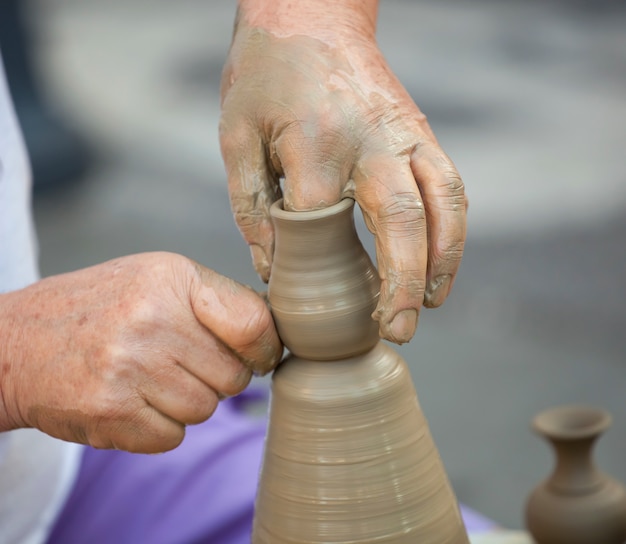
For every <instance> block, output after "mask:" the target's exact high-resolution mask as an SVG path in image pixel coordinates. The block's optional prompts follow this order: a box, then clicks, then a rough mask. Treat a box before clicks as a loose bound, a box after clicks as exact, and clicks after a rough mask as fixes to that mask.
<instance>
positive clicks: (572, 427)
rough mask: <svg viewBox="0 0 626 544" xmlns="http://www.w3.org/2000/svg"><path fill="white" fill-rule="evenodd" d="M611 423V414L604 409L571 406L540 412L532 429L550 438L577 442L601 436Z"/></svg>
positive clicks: (534, 420)
mask: <svg viewBox="0 0 626 544" xmlns="http://www.w3.org/2000/svg"><path fill="white" fill-rule="evenodd" d="M611 421H612V418H611V414H610V413H609V412H607V411H606V410H604V409H602V408H596V407H594V406H585V405H578V404H569V405H564V406H557V407H555V408H549V409H548V410H544V411H543V412H540V413H539V414H537V415H536V416H535V418H534V419H533V422H532V428H533V430H534V431H535V432H537V433H538V434H541V435H544V436H547V437H549V438H555V439H561V440H576V439H581V438H591V437H594V436H597V435H599V434H601V433H602V432H604V431H605V430H606V429H608V428H609V426H610V425H611Z"/></svg>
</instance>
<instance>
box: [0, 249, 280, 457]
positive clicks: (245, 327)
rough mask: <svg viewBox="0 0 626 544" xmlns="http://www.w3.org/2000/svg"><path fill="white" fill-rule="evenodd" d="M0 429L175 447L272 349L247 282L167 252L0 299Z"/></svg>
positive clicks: (275, 354) (138, 448)
mask: <svg viewBox="0 0 626 544" xmlns="http://www.w3.org/2000/svg"><path fill="white" fill-rule="evenodd" d="M0 306H1V309H2V311H1V315H0V333H1V334H0V337H1V338H2V345H0V363H1V364H0V368H2V374H1V375H0V387H1V389H0V393H1V395H2V401H3V404H2V405H0V430H10V429H14V428H20V427H35V428H38V429H40V430H42V431H44V432H46V433H48V434H50V435H52V436H55V437H57V438H61V439H63V440H68V441H72V442H79V443H84V444H90V445H92V446H94V447H96V448H118V449H123V450H129V451H135V452H147V453H149V452H160V451H166V450H169V449H172V448H174V447H176V446H177V445H178V444H179V443H180V442H181V441H182V439H183V437H184V434H185V425H187V424H195V423H200V422H202V421H204V420H206V419H207V418H209V417H210V416H211V414H212V413H213V411H214V410H215V408H216V406H217V403H218V399H219V398H222V397H223V396H227V395H235V394H237V393H239V392H241V391H242V390H243V389H244V388H245V387H246V386H247V385H248V383H249V381H250V378H251V373H252V372H253V371H257V372H261V373H265V372H268V371H269V370H271V369H272V368H273V367H274V366H275V365H276V364H277V363H278V361H279V359H280V356H281V354H282V346H281V343H280V340H279V339H278V336H277V333H276V330H275V328H274V324H273V320H272V317H271V314H270V313H269V310H268V309H267V306H266V304H265V302H264V301H263V299H262V298H261V297H259V296H258V295H257V294H256V293H255V292H254V291H252V290H251V289H249V288H247V287H244V286H242V285H240V284H238V283H236V282H234V281H232V280H230V279H228V278H225V277H223V276H220V275H218V274H217V273H215V272H213V271H211V270H208V269H206V268H203V267H201V266H200V265H198V264H197V263H194V262H193V261H191V260H189V259H187V258H185V257H182V256H180V255H175V254H170V253H146V254H140V255H133V256H129V257H123V258H120V259H116V260H113V261H109V262H107V263H104V264H101V265H97V266H94V267H91V268H86V269H84V270H79V271H77V272H72V273H69V274H63V275H59V276H53V277H50V278H47V279H45V280H42V281H40V282H39V283H37V284H34V285H32V286H30V287H27V288H25V289H22V290H20V291H15V292H12V293H9V294H5V295H2V296H1V297H0Z"/></svg>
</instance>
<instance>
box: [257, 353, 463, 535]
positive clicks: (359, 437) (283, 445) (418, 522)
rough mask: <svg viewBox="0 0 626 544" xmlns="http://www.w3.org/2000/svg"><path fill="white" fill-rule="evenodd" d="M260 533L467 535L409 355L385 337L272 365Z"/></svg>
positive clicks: (259, 507)
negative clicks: (344, 355)
mask: <svg viewBox="0 0 626 544" xmlns="http://www.w3.org/2000/svg"><path fill="white" fill-rule="evenodd" d="M272 391H273V395H272V401H271V403H272V404H271V411H270V413H271V418H270V426H269V430H268V436H267V443H266V451H265V458H264V462H263V469H262V473H261V474H262V475H261V481H260V486H259V494H258V497H257V510H256V518H255V525H254V532H253V542H254V543H255V544H260V543H272V544H281V543H288V542H289V543H293V542H298V543H304V542H306V543H321V542H336V543H340V542H341V543H344V542H345V543H348V542H351V543H357V542H358V543H366V542H367V543H374V542H376V543H378V542H385V543H406V544H416V543H420V544H445V543H450V544H453V543H454V544H465V543H467V542H468V540H467V536H466V534H465V529H464V527H463V522H462V520H461V516H460V514H459V510H458V507H457V502H456V499H455V497H454V494H453V492H452V489H451V487H450V484H449V482H448V479H447V477H446V474H445V471H444V468H443V465H442V462H441V459H440V457H439V454H438V453H437V450H436V447H435V444H434V443H433V439H432V437H431V434H430V431H429V429H428V425H427V423H426V420H425V418H424V415H423V413H422V411H421V409H420V406H419V404H418V401H417V396H416V395H415V391H414V389H413V386H412V382H411V377H410V374H409V371H408V369H407V366H406V363H405V362H404V361H403V360H402V359H401V358H400V356H399V355H398V354H397V353H395V352H394V351H393V350H392V349H391V348H389V347H388V346H386V345H385V344H383V343H378V344H377V345H376V347H375V348H374V349H373V350H371V351H369V352H368V353H366V354H364V355H359V356H357V357H354V358H350V359H346V360H342V361H335V362H333V363H315V362H312V361H309V360H306V359H300V358H298V357H293V358H291V359H289V360H288V361H286V362H285V363H284V364H283V365H281V366H280V368H279V369H278V371H277V372H276V373H275V374H274V380H273V389H272Z"/></svg>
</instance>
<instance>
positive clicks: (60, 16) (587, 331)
mask: <svg viewBox="0 0 626 544" xmlns="http://www.w3.org/2000/svg"><path fill="white" fill-rule="evenodd" d="M11 6H13V8H19V9H20V10H22V16H23V22H24V28H23V30H24V31H25V32H26V34H24V35H22V34H20V32H19V29H20V27H19V26H16V23H15V22H13V23H11V21H13V20H14V19H11V17H13V18H14V17H15V15H16V13H15V12H12V11H11V10H12V9H13V8H12V7H11ZM2 10H4V11H2ZM234 12H235V2H234V1H233V0H230V1H228V0H219V1H217V0H210V1H209V0H178V1H177V2H171V1H166V0H107V1H104V0H99V1H96V0H46V1H45V2H44V1H43V0H39V1H35V0H32V1H26V0H19V1H16V0H3V6H2V7H1V8H0V25H4V30H3V29H2V28H0V35H1V36H2V38H1V39H2V42H1V43H2V48H3V53H4V56H5V63H6V64H7V67H8V68H9V69H10V70H9V71H10V72H11V71H12V74H11V73H10V74H9V75H10V76H11V80H12V81H11V82H10V83H11V86H12V89H13V92H14V93H15V94H16V96H15V100H16V103H17V105H18V110H20V111H19V114H20V118H21V119H22V123H23V126H24V130H25V132H26V138H27V141H28V143H29V147H30V150H31V156H32V160H33V162H34V171H35V178H36V197H35V213H36V222H37V229H38V233H39V238H40V245H41V267H42V273H43V274H44V275H50V274H55V273H59V272H65V271H69V270H72V269H76V268H79V267H84V266H88V265H90V264H94V263H98V262H101V261H103V260H106V259H109V258H113V257H116V256H119V255H123V254H128V253H134V252H141V251H150V250H169V251H175V252H178V253H182V254H185V255H188V256H190V257H192V258H194V259H196V260H198V261H199V262H201V263H204V264H205V265H207V266H210V267H212V268H214V269H216V270H217V271H219V272H221V273H223V274H226V275H229V276H232V277H234V278H235V279H237V280H239V281H242V282H245V283H248V284H250V285H252V286H254V287H255V288H259V289H262V288H263V287H262V284H261V283H260V282H259V281H258V279H257V278H256V275H255V274H254V271H253V268H252V265H251V262H250V259H249V255H248V250H247V248H246V246H245V244H244V242H243V241H242V239H241V238H240V236H239V233H238V231H237V229H236V227H235V224H234V221H233V219H232V216H231V214H230V210H229V204H228V196H227V192H226V180H225V175H224V169H223V165H222V161H221V157H220V154H219V147H218V140H217V123H218V117H219V97H218V92H219V79H220V71H221V67H222V64H223V62H224V59H225V56H226V52H227V49H228V46H229V42H230V35H231V30H232V21H233V17H234ZM7 29H9V32H7ZM18 34H19V35H18ZM24 37H26V49H25V51H26V55H25V57H24V58H20V55H19V51H20V50H21V49H20V46H19V43H18V42H20V40H22V41H23V40H24ZM7 41H8V42H10V43H7ZM379 41H380V46H381V48H382V49H383V51H384V53H385V54H386V56H387V58H388V60H389V63H390V64H391V66H392V68H393V69H394V70H395V71H396V73H397V75H398V76H399V78H400V79H401V80H402V82H403V83H404V84H405V86H406V87H407V88H408V90H409V91H410V93H411V94H412V96H413V97H414V98H415V101H416V102H417V103H418V104H419V105H420V107H421V108H422V109H423V111H424V112H425V113H426V115H427V116H428V117H429V120H430V123H431V126H432V127H433V129H434V131H435V133H436V134H437V136H438V138H439V140H440V142H441V144H442V145H443V147H444V149H446V151H447V152H448V153H449V155H450V156H451V157H452V158H453V160H454V161H455V163H456V164H457V166H458V168H459V170H460V172H461V174H462V175H463V178H464V181H465V183H466V186H467V192H468V195H469V197H470V209H469V239H468V242H467V247H466V253H465V258H464V261H463V264H462V267H461V273H460V275H459V277H458V279H457V282H456V285H455V288H454V292H453V295H452V297H451V298H450V299H449V301H448V302H447V303H446V304H445V305H444V307H442V308H441V309H439V310H429V311H424V312H423V313H422V316H421V323H420V327H419V330H418V333H417V335H416V337H415V339H414V340H413V341H412V342H411V344H409V345H408V346H405V347H403V348H401V352H402V354H403V355H404V357H405V358H406V360H407V361H408V362H409V364H410V366H411V370H412V374H413V378H414V381H415V384H416V388H417V391H418V394H419V397H420V401H421V403H422V406H423V408H424V410H425V412H426V415H427V417H428V419H429V421H430V424H431V428H432V431H433V434H434V436H435V439H436V441H437V444H438V446H439V449H440V452H441V455H442V457H443V459H444V462H445V465H446V467H447V469H448V472H449V475H450V478H451V481H452V484H453V486H454V487H455V489H456V491H457V494H458V496H459V499H460V500H461V501H463V502H465V503H466V504H468V505H469V506H471V507H473V508H475V509H477V510H478V511H480V512H482V513H483V514H485V515H487V516H489V517H491V518H493V519H495V520H496V521H497V522H499V523H501V524H502V525H504V526H507V527H510V528H519V527H521V526H522V523H523V521H522V512H523V505H524V501H525V499H526V497H527V495H528V493H529V491H530V489H531V488H532V487H533V486H534V485H535V484H536V483H537V482H538V481H539V480H541V479H542V478H544V477H545V476H546V475H547V473H548V472H549V470H550V468H551V464H552V458H551V452H550V450H549V449H548V446H547V445H545V444H544V443H542V441H541V440H540V439H539V438H537V437H535V436H533V435H532V434H531V432H530V429H529V424H530V420H531V419H532V417H533V416H534V415H535V414H536V413H537V412H538V411H540V410H542V409H543V408H547V407H550V406H554V405H558V404H562V403H590V404H593V405H597V406H602V407H605V408H607V409H608V410H610V411H611V412H612V414H613V416H614V424H613V427H612V429H611V430H610V431H609V433H608V434H607V435H606V437H604V438H603V439H602V440H601V441H600V443H599V445H598V449H597V460H598V463H599V465H600V466H601V467H602V468H603V469H605V470H606V471H607V472H609V473H610V474H612V475H614V476H616V477H617V478H619V479H621V480H622V481H623V482H626V461H625V459H626V396H625V394H624V392H625V390H626V213H625V212H626V168H625V166H626V159H625V156H626V145H625V144H626V8H625V4H624V2H618V1H606V2H597V1H594V2H591V1H588V2H583V1H578V2H576V1H562V2H560V1H557V0H554V1H540V0H536V1H524V2H522V1H513V0H509V1H506V2H495V1H489V0H474V1H472V2H461V1H460V0H458V1H453V0H446V1H441V0H438V1H435V0H420V1H416V0H404V1H402V0H385V1H384V2H381V8H380V20H379ZM12 62H13V65H12V66H11V63H12ZM29 63H32V66H31V68H32V72H30V71H29V70H27V69H24V66H25V64H29ZM20 66H22V68H21V69H20ZM359 229H360V232H361V234H362V238H363V239H364V240H365V243H366V246H367V247H368V249H369V250H370V251H371V250H372V247H373V245H372V243H371V239H370V236H369V234H368V233H367V232H366V230H365V229H364V228H363V225H362V222H359ZM257 385H259V386H265V385H266V382H261V383H260V384H257Z"/></svg>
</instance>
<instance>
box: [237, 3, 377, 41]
mask: <svg viewBox="0 0 626 544" xmlns="http://www.w3.org/2000/svg"><path fill="white" fill-rule="evenodd" d="M377 14H378V0H239V12H238V21H239V22H244V23H245V24H247V25H248V26H253V27H260V28H263V29H266V30H271V31H272V33H273V34H275V35H277V36H279V37H287V36H292V35H296V34H306V35H309V36H311V35H317V37H318V38H320V39H324V38H326V37H334V36H336V34H337V33H340V34H341V33H343V32H345V31H347V30H348V31H351V32H352V31H356V32H358V33H359V34H362V35H364V36H367V37H371V38H373V37H374V34H375V32H376V19H377Z"/></svg>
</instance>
